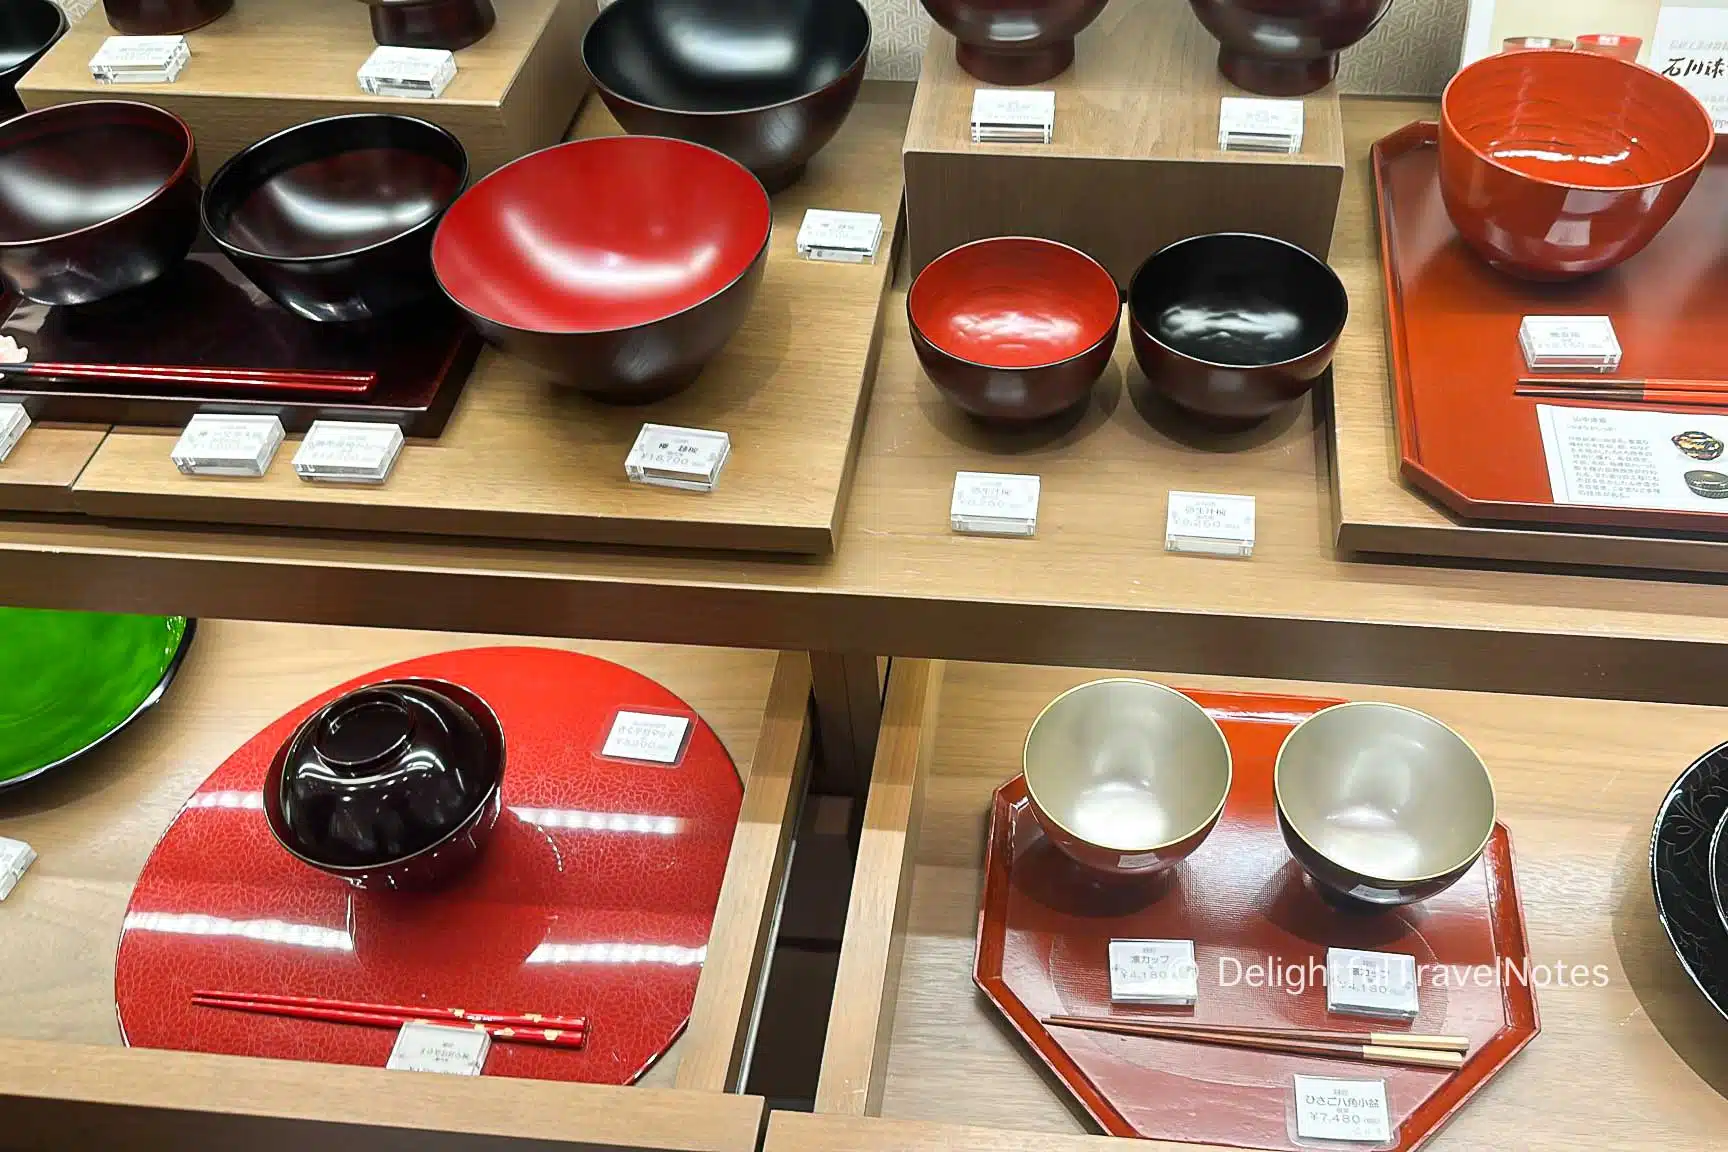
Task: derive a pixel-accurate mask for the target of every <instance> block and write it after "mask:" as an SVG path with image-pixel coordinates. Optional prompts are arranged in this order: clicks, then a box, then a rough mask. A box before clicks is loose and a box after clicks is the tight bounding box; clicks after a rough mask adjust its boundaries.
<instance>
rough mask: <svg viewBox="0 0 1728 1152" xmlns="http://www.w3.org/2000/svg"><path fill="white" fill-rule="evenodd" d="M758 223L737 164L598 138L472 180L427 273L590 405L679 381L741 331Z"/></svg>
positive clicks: (761, 202) (754, 277) (648, 139)
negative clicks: (590, 401)
mask: <svg viewBox="0 0 1728 1152" xmlns="http://www.w3.org/2000/svg"><path fill="white" fill-rule="evenodd" d="M770 223H771V214H770V211H769V204H768V194H767V192H765V191H764V190H763V188H762V184H761V182H760V181H758V180H757V179H756V178H755V177H754V176H752V175H751V174H750V172H749V170H748V169H746V168H744V167H743V166H742V165H740V164H739V163H737V162H736V161H734V160H731V159H729V158H727V157H725V156H722V155H721V154H720V153H718V152H715V151H714V150H712V149H710V148H704V147H702V146H701V145H699V144H691V143H688V142H686V141H683V140H668V139H665V138H663V137H658V136H611V137H600V138H595V139H590V140H578V141H575V142H573V143H569V144H560V145H558V146H556V147H553V148H548V149H546V150H544V151H541V152H536V153H533V154H532V155H529V156H524V157H523V158H522V159H520V160H516V161H514V162H512V163H510V164H506V165H505V166H504V167H502V168H500V169H498V170H497V171H496V172H493V173H492V174H491V175H490V176H487V177H486V178H485V179H483V180H481V181H480V182H479V183H477V184H475V185H474V187H473V188H471V189H469V190H468V191H467V192H466V193H465V194H464V195H463V196H462V197H461V198H460V199H458V200H457V201H456V203H455V204H454V205H453V206H452V207H451V208H450V211H449V212H447V213H445V215H444V220H443V223H441V224H440V225H439V226H438V235H437V237H436V238H435V239H434V240H433V242H432V268H433V271H434V273H435V274H436V276H437V278H438V283H439V285H440V286H441V287H442V288H443V289H444V292H445V294H446V295H448V296H449V297H450V299H451V300H453V301H455V303H456V304H457V306H458V307H460V308H461V309H462V310H463V311H464V312H466V313H467V314H468V317H469V319H470V320H472V321H473V322H474V325H475V326H476V327H477V328H478V329H479V330H480V332H481V334H482V335H484V336H485V337H486V339H487V340H489V341H490V342H491V343H493V344H494V345H496V346H497V347H498V348H500V349H502V350H503V351H505V352H507V353H509V354H510V355H512V356H518V357H520V358H522V359H523V360H526V361H528V362H529V363H531V364H535V365H538V366H539V367H541V368H543V369H545V370H546V371H548V372H550V373H552V374H553V375H554V376H555V377H556V378H558V379H559V380H560V381H562V382H563V383H565V384H567V385H569V386H570V387H572V388H575V389H577V390H579V391H581V392H585V393H587V394H589V395H591V396H595V397H598V398H600V399H604V400H611V401H617V402H644V401H649V400H657V399H660V398H661V397H664V396H669V395H671V394H673V393H675V392H679V391H682V390H683V389H685V388H687V387H689V386H690V385H691V384H692V383H694V382H695V380H696V377H697V376H698V375H699V374H700V373H701V371H702V366H703V365H704V364H706V363H707V362H708V361H709V360H710V359H712V358H713V356H714V354H715V353H717V352H718V351H720V349H721V347H722V346H724V345H725V343H726V341H727V340H729V339H730V338H731V337H732V334H733V333H734V332H735V331H737V329H738V326H739V325H740V324H742V323H743V322H744V317H745V315H746V314H747V313H748V312H749V310H750V302H751V300H752V299H753V298H754V296H755V294H756V285H757V283H758V281H760V279H761V277H762V267H763V264H764V263H765V262H766V260H767V256H768V235H769V228H770Z"/></svg>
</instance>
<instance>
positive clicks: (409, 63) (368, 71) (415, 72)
mask: <svg viewBox="0 0 1728 1152" xmlns="http://www.w3.org/2000/svg"><path fill="white" fill-rule="evenodd" d="M454 79H456V57H455V56H454V55H453V54H452V53H450V52H448V51H446V50H445V49H443V48H398V47H395V46H386V45H381V46H379V47H378V48H377V49H375V50H374V51H373V53H372V55H370V56H368V57H366V63H364V64H362V65H360V73H359V80H360V88H361V90H362V91H364V92H369V93H371V94H372V95H373V96H407V97H409V98H411V99H417V100H436V99H437V98H438V97H440V96H442V95H443V94H444V89H446V88H448V87H450V81H452V80H454Z"/></svg>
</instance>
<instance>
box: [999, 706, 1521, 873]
mask: <svg viewBox="0 0 1728 1152" xmlns="http://www.w3.org/2000/svg"><path fill="white" fill-rule="evenodd" d="M1023 765H1024V769H1025V774H1026V792H1027V795H1028V797H1029V798H1030V800H1031V806H1032V812H1033V815H1034V816H1035V817H1036V818H1037V820H1038V823H1039V825H1040V826H1041V827H1042V828H1043V830H1044V833H1045V835H1046V836H1048V837H1049V839H1050V840H1051V841H1052V842H1053V843H1054V844H1055V845H1056V846H1057V847H1058V848H1060V849H1061V850H1062V851H1063V852H1064V853H1066V854H1067V855H1068V856H1069V857H1071V858H1072V859H1073V860H1075V861H1076V862H1078V863H1079V864H1081V865H1083V866H1085V867H1087V868H1089V869H1092V870H1094V871H1096V872H1100V873H1105V874H1109V875H1113V876H1126V877H1148V876H1153V875H1156V874H1158V873H1161V872H1165V871H1168V870H1169V869H1171V868H1173V867H1174V866H1175V865H1176V864H1177V863H1178V862H1180V861H1181V860H1182V859H1183V858H1185V857H1186V856H1188V855H1189V854H1191V853H1192V852H1193V851H1194V850H1195V849H1197V848H1199V847H1200V845H1201V843H1202V842H1203V841H1204V840H1205V839H1206V837H1207V836H1208V835H1209V834H1210V833H1211V831H1212V829H1213V828H1214V827H1215V826H1216V825H1217V823H1218V819H1219V817H1220V816H1221V815H1222V814H1223V811H1224V805H1225V802H1226V801H1227V800H1228V798H1229V794H1230V786H1231V781H1232V762H1231V752H1230V745H1229V743H1228V742H1227V741H1226V739H1225V737H1224V732H1223V730H1222V729H1221V728H1219V726H1218V723H1217V722H1216V721H1215V720H1213V718H1212V717H1211V716H1210V715H1209V714H1208V713H1207V712H1206V710H1205V709H1204V708H1202V707H1201V706H1200V705H1198V704H1196V703H1195V702H1194V701H1193V700H1191V699H1189V698H1188V697H1187V696H1184V695H1183V694H1182V693H1180V692H1177V691H1174V690H1173V689H1170V688H1166V687H1164V686H1162V685H1159V684H1153V683H1151V682H1149V681H1145V680H1134V679H1108V680H1096V681H1093V682H1091V683H1089V684H1082V685H1080V686H1079V687H1077V688H1074V689H1071V690H1069V691H1068V692H1065V693H1063V694H1062V695H1061V696H1058V697H1057V698H1056V699H1055V700H1053V701H1052V702H1051V703H1050V704H1049V705H1048V706H1047V707H1045V709H1044V711H1043V712H1042V713H1040V714H1039V716H1038V718H1037V720H1035V721H1034V722H1033V724H1032V728H1031V731H1030V732H1029V733H1028V734H1027V737H1026V746H1025V751H1024V753H1023ZM1273 794H1274V801H1275V803H1276V807H1277V815H1278V827H1279V831H1280V832H1281V833H1282V834H1283V837H1284V843H1285V845H1286V846H1287V847H1288V848H1289V850H1290V854H1291V855H1292V856H1293V857H1295V859H1296V861H1297V863H1299V864H1300V865H1301V866H1302V867H1303V868H1304V869H1305V870H1306V871H1307V872H1308V874H1309V875H1310V876H1311V877H1313V879H1314V881H1315V882H1316V883H1317V884H1318V885H1319V887H1320V889H1321V891H1322V893H1323V894H1325V895H1327V896H1329V897H1335V898H1342V899H1343V900H1345V901H1348V902H1352V903H1355V904H1366V905H1372V906H1393V905H1400V904H1410V903H1414V902H1416V901H1419V900H1426V899H1428V898H1429V897H1431V896H1434V895H1436V894H1438V893H1439V892H1442V891H1444V890H1445V889H1446V888H1448V887H1450V886H1451V885H1452V884H1453V883H1454V882H1456V881H1457V880H1458V878H1459V877H1461V876H1462V875H1463V874H1464V873H1465V872H1466V871H1468V870H1469V869H1470V867H1471V865H1472V864H1474V863H1475V862H1476V860H1477V858H1478V857H1480V856H1481V855H1482V851H1483V849H1484V848H1485V847H1486V846H1487V843H1488V839H1489V837H1490V836H1491V835H1492V834H1493V831H1494V786H1493V782H1492V780H1491V779H1490V778H1489V775H1488V769H1487V766H1486V765H1485V764H1483V762H1482V759H1481V757H1480V756H1478V755H1477V754H1476V752H1475V751H1474V750H1473V749H1472V748H1471V747H1470V745H1469V744H1468V743H1466V742H1465V740H1464V738H1463V737H1461V736H1459V735H1458V734H1457V733H1456V732H1453V731H1452V730H1451V729H1450V728H1448V727H1446V726H1445V725H1444V724H1442V723H1440V722H1439V721H1438V720H1435V719H1434V718H1433V717H1431V716H1427V715H1425V714H1423V713H1421V712H1417V711H1414V710H1413V709H1409V708H1404V707H1401V706H1399V705H1396V704H1380V703H1369V702H1363V703H1351V704H1339V705H1336V706H1334V707H1331V708H1327V709H1324V710H1322V711H1320V712H1317V713H1315V714H1314V715H1312V716H1310V717H1309V718H1307V719H1306V720H1304V721H1302V722H1301V723H1300V724H1298V725H1297V726H1296V727H1295V728H1294V729H1293V730H1292V731H1291V732H1290V734H1289V735H1288V736H1287V737H1286V738H1285V740H1284V743H1283V744H1282V746H1281V747H1280V748H1279V751H1278V760H1277V765H1276V767H1275V769H1274V771H1273Z"/></svg>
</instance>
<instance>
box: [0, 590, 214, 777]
mask: <svg viewBox="0 0 1728 1152" xmlns="http://www.w3.org/2000/svg"><path fill="white" fill-rule="evenodd" d="M191 638H192V626H191V623H190V622H189V621H187V620H186V618H185V617H183V616H122V615H110V614H107V613H101V612H44V611H39V610H36V609H29V608H0V788H8V787H11V786H13V785H15V784H21V783H23V782H24V781H26V780H30V779H33V778H35V777H37V776H39V775H41V774H42V773H44V772H47V771H50V770H52V769H54V768H56V767H59V766H60V765H63V764H66V763H69V762H70V761H72V760H74V759H76V758H77V757H78V756H80V755H82V754H83V753H85V752H87V751H89V750H90V749H91V748H93V747H95V746H96V745H97V744H100V743H101V742H102V741H103V740H106V739H107V738H108V737H109V736H111V735H113V734H114V733H115V732H117V731H119V730H120V729H121V728H122V727H124V726H125V725H126V724H127V723H129V722H130V721H132V720H133V719H134V718H136V717H137V716H138V715H139V714H141V713H142V712H143V711H144V710H145V709H147V708H149V707H150V706H151V705H152V704H154V703H155V702H156V701H157V700H158V699H160V698H161V696H162V693H163V692H165V691H166V690H167V688H168V684H169V682H170V681H171V680H172V679H173V676H174V673H175V671H176V670H178V668H179V666H180V661H181V660H182V659H183V658H184V656H185V652H186V648H187V646H188V645H189V644H190V643H191Z"/></svg>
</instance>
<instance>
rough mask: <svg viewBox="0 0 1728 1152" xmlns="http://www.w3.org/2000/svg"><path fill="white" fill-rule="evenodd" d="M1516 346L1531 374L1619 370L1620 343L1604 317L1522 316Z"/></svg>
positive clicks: (1610, 324) (1611, 323)
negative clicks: (1542, 371)
mask: <svg viewBox="0 0 1728 1152" xmlns="http://www.w3.org/2000/svg"><path fill="white" fill-rule="evenodd" d="M1518 345H1519V347H1520V348H1522V349H1523V351H1524V363H1525V364H1526V365H1527V366H1528V367H1529V368H1530V369H1531V370H1532V371H1541V370H1544V369H1556V368H1561V369H1593V370H1596V371H1603V372H1610V371H1613V370H1614V369H1615V368H1618V367H1619V366H1620V339H1619V337H1617V336H1616V335H1615V334H1614V323H1613V321H1611V320H1609V319H1608V317H1606V316H1526V317H1524V318H1523V320H1521V321H1520V322H1519V324H1518Z"/></svg>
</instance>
